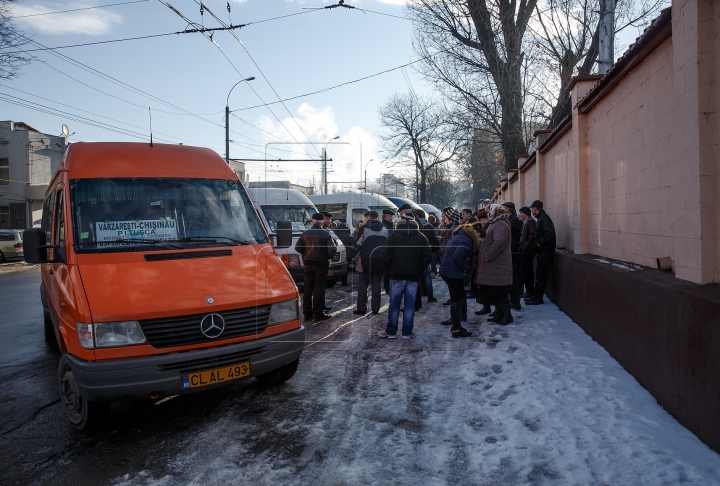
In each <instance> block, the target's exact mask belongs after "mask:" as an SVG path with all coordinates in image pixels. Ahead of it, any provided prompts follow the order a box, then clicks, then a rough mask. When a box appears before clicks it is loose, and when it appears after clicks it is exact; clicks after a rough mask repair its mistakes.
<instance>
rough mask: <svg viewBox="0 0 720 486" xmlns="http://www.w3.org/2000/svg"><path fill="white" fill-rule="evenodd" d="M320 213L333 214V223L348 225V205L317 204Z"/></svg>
mask: <svg viewBox="0 0 720 486" xmlns="http://www.w3.org/2000/svg"><path fill="white" fill-rule="evenodd" d="M315 206H317V208H318V211H321V212H325V213H331V214H332V215H333V221H335V220H338V221H342V222H343V223H347V221H346V220H347V203H335V204H316V205H315Z"/></svg>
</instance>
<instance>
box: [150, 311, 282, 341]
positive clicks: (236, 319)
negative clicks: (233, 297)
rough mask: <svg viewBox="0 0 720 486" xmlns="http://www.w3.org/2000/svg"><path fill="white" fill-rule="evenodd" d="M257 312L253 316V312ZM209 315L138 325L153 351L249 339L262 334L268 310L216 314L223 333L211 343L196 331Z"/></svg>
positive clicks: (160, 320)
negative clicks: (222, 326) (235, 339)
mask: <svg viewBox="0 0 720 486" xmlns="http://www.w3.org/2000/svg"><path fill="white" fill-rule="evenodd" d="M259 311H260V312H261V313H258V314H255V313H257V312H259ZM208 314H209V312H204V313H202V314H193V315H187V316H176V317H163V318H160V319H147V320H144V321H140V327H141V328H142V331H143V333H144V334H145V337H146V338H147V340H148V342H149V343H150V344H151V345H153V346H154V347H156V348H170V347H173V346H186V345H188V344H199V343H208V342H213V341H222V340H224V339H232V338H237V337H242V336H252V335H254V334H260V333H262V332H264V331H265V328H266V327H267V323H268V319H269V317H270V306H269V305H263V306H258V307H245V308H243V309H233V310H227V311H221V312H216V313H215V314H220V315H221V316H222V317H223V319H225V331H223V333H222V334H221V335H220V336H218V337H217V338H215V339H210V338H208V337H206V336H205V335H204V334H203V333H202V332H201V331H200V321H201V320H202V318H203V317H205V316H206V315H208Z"/></svg>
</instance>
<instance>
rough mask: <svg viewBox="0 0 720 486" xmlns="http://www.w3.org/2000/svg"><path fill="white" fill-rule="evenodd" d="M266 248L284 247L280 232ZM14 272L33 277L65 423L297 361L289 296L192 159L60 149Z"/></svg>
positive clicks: (211, 159) (94, 147)
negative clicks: (21, 266) (20, 266)
mask: <svg viewBox="0 0 720 486" xmlns="http://www.w3.org/2000/svg"><path fill="white" fill-rule="evenodd" d="M279 226H280V228H279V229H278V231H277V237H278V242H277V244H276V246H278V247H281V246H283V245H284V246H289V245H290V243H291V242H290V239H291V238H290V237H291V229H290V223H289V222H284V223H282V224H280V225H279ZM24 236H25V238H24V239H25V241H24V250H25V259H26V260H27V261H28V262H30V263H41V264H42V266H41V268H42V270H41V271H42V284H41V286H40V299H41V302H42V307H43V311H44V316H45V331H46V337H47V338H48V339H49V340H54V341H56V342H57V345H58V347H59V350H60V353H61V357H60V362H59V365H58V386H59V391H60V398H61V402H62V404H63V407H64V409H65V412H66V415H67V417H68V419H69V421H70V423H71V424H72V425H73V426H74V427H75V428H77V429H84V428H86V427H88V426H90V425H92V424H94V423H98V422H100V421H102V419H103V418H105V417H107V415H108V414H109V411H110V403H111V402H113V401H116V400H121V399H126V398H142V397H150V398H152V399H158V398H162V397H168V396H174V395H180V394H185V393H191V392H196V391H202V390H206V389H210V388H215V387H218V386H222V385H226V384H228V383H234V382H236V381H237V380H242V379H247V378H251V377H253V378H255V379H257V380H259V381H260V382H262V383H265V384H269V385H273V384H279V383H282V382H284V381H286V380H288V379H290V378H291V377H292V376H293V375H294V374H295V371H296V370H297V366H298V359H299V357H300V354H301V352H302V350H303V347H304V340H305V329H304V328H303V326H302V324H301V321H300V319H299V317H300V316H299V308H298V307H299V302H298V297H299V295H298V291H297V287H296V286H295V284H294V282H293V280H292V278H291V276H290V274H289V272H288V270H287V268H286V266H285V265H284V264H283V262H282V261H281V260H280V258H279V257H278V255H277V253H276V252H275V250H274V248H273V245H272V244H270V242H269V239H268V235H267V233H266V232H265V230H264V228H263V226H262V224H260V221H259V219H258V215H257V213H256V212H255V210H254V208H253V206H252V204H251V202H250V199H249V197H248V195H247V192H246V191H245V188H244V187H243V185H242V184H241V182H240V181H239V180H238V178H237V176H236V175H235V173H234V172H233V171H232V170H231V169H230V167H228V165H227V164H226V163H225V161H224V160H223V159H222V158H221V157H220V156H219V155H218V154H217V153H215V152H213V151H212V150H209V149H205V148H198V147H188V146H179V145H160V144H156V145H154V146H153V145H149V144H142V143H85V142H81V143H74V144H72V145H71V146H70V147H69V148H68V150H67V151H66V153H65V155H64V156H63V159H62V161H61V163H60V165H59V167H58V169H57V171H56V172H55V174H54V176H53V179H52V181H51V182H50V185H49V188H48V191H47V193H46V199H45V203H44V207H43V218H42V225H41V228H40V229H28V230H26V231H25V235H24Z"/></svg>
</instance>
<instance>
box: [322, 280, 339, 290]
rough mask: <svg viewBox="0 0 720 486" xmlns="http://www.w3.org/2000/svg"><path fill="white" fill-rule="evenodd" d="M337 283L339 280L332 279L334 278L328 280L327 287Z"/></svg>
mask: <svg viewBox="0 0 720 486" xmlns="http://www.w3.org/2000/svg"><path fill="white" fill-rule="evenodd" d="M336 283H337V280H335V279H332V280H328V281H327V282H326V283H325V285H326V286H327V288H329V289H331V288H333V287H335V284H336Z"/></svg>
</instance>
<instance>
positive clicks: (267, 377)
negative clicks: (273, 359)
mask: <svg viewBox="0 0 720 486" xmlns="http://www.w3.org/2000/svg"><path fill="white" fill-rule="evenodd" d="M299 363H300V358H298V359H296V360H295V361H293V362H291V363H288V364H286V365H283V366H281V367H280V368H278V369H276V370H272V371H271V372H269V373H265V374H264V375H260V376H256V377H255V379H256V380H257V381H258V383H260V385H261V386H264V387H273V386H278V385H281V384H283V383H285V382H286V381H288V380H289V379H290V378H292V377H293V376H295V372H296V371H297V369H298V364H299Z"/></svg>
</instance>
